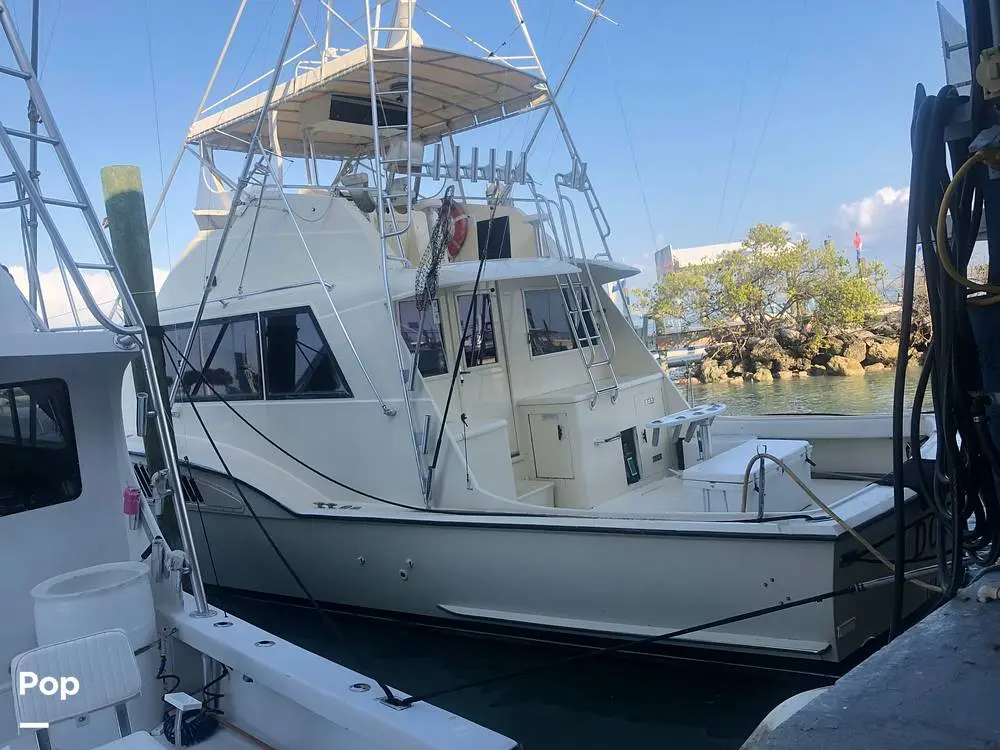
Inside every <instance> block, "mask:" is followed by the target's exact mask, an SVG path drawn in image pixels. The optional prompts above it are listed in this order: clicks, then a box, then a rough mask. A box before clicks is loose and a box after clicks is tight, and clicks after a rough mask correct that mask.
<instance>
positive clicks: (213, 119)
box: [125, 0, 936, 668]
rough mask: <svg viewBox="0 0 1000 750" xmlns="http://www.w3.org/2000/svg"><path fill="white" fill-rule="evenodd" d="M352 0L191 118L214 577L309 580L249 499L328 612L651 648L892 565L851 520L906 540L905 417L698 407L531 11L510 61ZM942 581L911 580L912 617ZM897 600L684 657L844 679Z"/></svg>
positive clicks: (193, 402) (179, 398)
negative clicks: (898, 522) (521, 129)
mask: <svg viewBox="0 0 1000 750" xmlns="http://www.w3.org/2000/svg"><path fill="white" fill-rule="evenodd" d="M357 5H358V8H357V10H358V11H360V13H361V15H360V17H361V21H360V22H359V23H358V24H346V25H347V28H348V29H349V33H350V34H352V36H351V37H350V38H352V39H355V40H357V39H359V38H360V39H361V45H360V46H357V47H355V48H353V49H351V48H348V49H342V48H334V47H331V46H329V44H328V43H327V44H326V45H325V48H323V47H324V44H323V43H320V42H315V41H314V44H313V46H311V47H309V48H307V49H313V50H314V53H315V54H316V56H317V59H315V60H311V61H310V60H307V59H306V58H305V57H303V56H302V54H300V55H297V56H295V57H294V58H293V57H289V56H286V55H285V54H284V51H283V54H282V57H281V59H282V60H284V61H286V62H291V61H292V60H293V59H294V60H295V63H294V65H289V66H288V69H287V70H283V69H282V66H281V65H279V66H277V67H276V71H278V72H275V71H272V73H271V75H272V78H271V80H270V84H269V85H267V87H266V88H265V87H264V86H265V83H264V82H265V79H267V75H266V74H265V76H263V77H262V78H261V79H259V80H260V81H261V84H260V88H261V89H262V90H260V91H258V92H257V93H250V92H247V91H243V92H239V93H237V94H235V95H230V96H227V97H225V98H223V99H222V100H221V101H220V102H219V103H218V104H217V105H216V106H214V107H209V108H206V109H205V110H202V111H199V113H198V115H197V116H196V117H195V120H194V122H193V124H192V125H191V127H190V130H189V132H188V134H187V138H186V143H185V150H186V151H187V152H190V153H191V154H193V155H194V156H195V157H196V158H198V159H199V160H200V166H199V169H200V170H201V173H202V184H201V195H200V198H199V203H198V204H197V206H196V208H195V211H194V214H195V219H196V221H197V223H198V233H197V235H196V236H195V238H194V240H193V241H192V243H191V244H190V246H189V247H188V248H187V250H186V251H185V253H184V255H183V257H182V258H181V259H180V260H179V261H178V262H177V263H176V265H175V266H174V268H172V269H171V271H170V274H169V276H168V278H167V279H166V282H165V283H164V284H163V286H162V289H161V291H160V292H159V296H158V306H159V310H160V316H161V322H162V323H163V324H164V328H165V336H166V343H165V355H166V358H167V360H168V361H169V362H170V364H168V377H170V378H171V381H172V387H171V392H172V397H173V398H174V402H173V404H172V408H173V423H174V429H175V431H176V435H177V442H178V447H179V451H180V455H182V456H184V463H185V466H188V467H189V469H190V484H189V485H188V486H189V488H190V491H189V492H188V493H187V497H188V500H189V501H192V499H193V500H194V502H192V504H191V507H192V508H197V510H198V512H199V513H200V514H201V515H202V517H203V519H204V526H202V525H201V524H200V523H199V524H198V528H197V529H196V530H195V535H196V538H197V544H198V545H199V548H200V549H203V550H208V549H211V552H212V555H213V556H214V559H215V561H216V571H215V572H214V574H213V576H214V577H212V578H210V579H209V581H210V582H211V583H212V584H217V585H220V586H224V587H229V588H233V589H242V590H247V591H252V592H257V593H258V594H267V595H275V596H291V597H298V596H301V591H300V589H299V587H298V586H297V585H296V584H295V583H294V581H293V580H292V578H291V577H290V576H289V575H288V573H287V571H286V570H285V568H284V566H283V565H282V564H281V563H280V562H279V560H278V559H277V557H276V555H275V554H274V552H273V550H272V549H271V546H270V544H269V542H268V541H267V540H266V539H265V537H264V535H263V534H261V532H260V531H259V529H258V528H257V524H256V521H255V519H254V518H253V515H252V514H251V512H250V510H251V507H252V509H253V510H254V511H255V512H256V514H257V515H258V516H260V517H261V518H262V519H263V523H264V525H265V527H266V529H267V530H268V532H269V533H270V535H271V536H272V537H273V539H274V540H275V541H276V543H277V544H278V545H279V547H280V549H281V550H283V552H284V554H285V556H286V557H287V558H288V559H289V561H290V562H291V564H292V566H293V567H294V569H295V570H296V571H298V573H299V574H300V575H301V576H302V578H303V580H304V581H305V582H306V583H307V586H308V588H309V589H310V590H311V591H312V592H313V594H314V595H315V596H316V597H317V598H318V599H320V600H322V601H324V602H327V603H331V604H333V605H336V606H339V607H343V608H347V609H351V610H357V611H364V612H375V613H381V614H384V613H392V614H393V615H397V616H403V617H406V618H408V619H425V620H427V621H428V622H433V623H437V624H444V625H447V626H450V627H461V628H470V629H476V630H483V631H490V632H494V631H502V632H508V633H515V634H525V635H531V636H533V637H544V638H555V639H576V638H582V639H586V640H588V641H590V640H591V639H594V638H596V639H621V638H641V637H648V636H650V635H652V634H656V633H660V632H669V631H671V630H674V629H679V628H684V627H686V626H692V625H695V624H698V623H701V622H706V621H710V620H713V619H716V618H723V617H726V616H728V615H733V614H737V613H740V612H744V611H747V610H752V609H755V608H760V607H767V606H769V605H775V604H778V603H781V602H790V601H792V600H795V599H798V598H800V597H807V596H811V595H814V594H820V593H822V592H826V591H830V590H833V589H839V588H842V587H845V586H849V585H851V584H854V583H858V582H863V581H866V580H869V579H871V578H872V577H873V576H877V575H884V574H885V572H886V571H885V569H884V567H882V566H881V565H880V563H879V561H878V560H876V559H875V557H873V556H872V554H871V553H870V551H867V550H865V549H862V545H861V543H860V542H859V537H860V536H863V537H864V538H867V539H868V540H871V543H872V544H873V545H875V546H877V547H879V548H880V549H882V550H884V551H885V552H886V553H887V554H888V555H889V556H891V553H892V543H891V541H890V540H891V539H892V538H893V515H892V513H893V489H892V487H891V482H890V483H889V484H886V483H885V482H883V481H881V478H882V477H884V476H885V475H886V474H887V473H889V472H890V471H891V470H892V458H893V451H892V428H891V424H892V423H891V417H890V416H889V415H870V416H826V417H820V416H785V417H755V418H739V417H731V416H726V415H725V414H724V412H725V406H724V405H723V404H707V405H701V406H697V407H693V408H692V407H691V406H690V405H689V404H688V403H686V402H685V400H684V398H683V397H682V395H681V394H680V392H679V391H678V390H677V388H676V387H675V386H674V385H673V383H671V381H670V380H669V379H668V378H667V377H666V376H665V375H664V373H663V371H662V370H661V368H660V367H659V366H658V364H657V362H656V361H655V360H654V358H653V357H652V356H651V355H650V353H649V352H648V351H647V349H646V347H645V346H644V345H643V342H642V341H641V340H640V337H639V336H638V335H637V334H636V330H635V327H634V326H633V325H632V323H631V317H630V315H629V314H628V310H627V295H626V289H625V286H624V281H625V280H626V279H627V278H629V277H631V276H633V275H635V274H637V273H638V269H635V268H633V267H630V266H628V265H625V264H622V263H620V262H617V261H615V260H614V259H613V257H612V253H611V241H610V237H611V227H610V225H609V223H608V219H607V217H606V215H605V213H604V211H603V210H602V208H601V204H600V202H599V201H598V198H597V194H596V192H595V189H594V186H593V185H592V183H591V181H590V178H589V176H588V173H587V166H586V163H585V162H584V161H583V160H582V158H581V156H580V154H579V153H578V151H577V149H576V147H575V144H574V141H573V139H572V138H571V136H570V132H569V127H568V124H567V122H566V120H565V118H564V117H563V115H562V113H561V112H560V109H559V106H558V104H557V102H556V94H557V93H558V89H559V86H558V85H555V86H553V85H552V84H551V83H550V80H549V79H548V78H547V77H546V74H545V71H544V68H543V66H542V64H541V62H540V61H539V59H538V56H537V55H536V53H535V47H534V45H533V42H532V39H531V36H530V33H529V30H528V25H527V24H526V22H525V19H524V17H523V15H522V13H521V10H520V8H519V6H518V3H517V0H511V2H510V6H511V8H512V10H513V17H512V20H513V21H514V22H515V23H516V29H517V34H515V35H514V37H512V39H514V41H516V38H517V35H520V37H521V41H522V42H523V45H524V48H525V52H524V53H523V54H517V51H516V50H514V43H513V42H512V41H510V40H508V41H509V43H508V44H507V45H506V47H505V52H509V54H507V55H501V54H498V53H495V52H491V51H490V48H488V47H487V46H485V45H483V44H480V43H479V42H475V41H472V44H473V47H472V48H470V49H473V50H474V51H473V52H469V53H464V52H461V51H452V50H446V49H443V48H438V47H432V46H429V45H428V44H425V42H424V40H423V38H422V37H421V36H420V35H419V34H418V32H417V30H416V29H415V26H414V15H415V13H416V12H417V11H419V10H421V8H420V5H419V4H418V3H415V2H413V1H412V0H400V1H399V2H396V3H388V2H376V0H367V2H362V3H360V4H357ZM600 5H603V4H599V5H598V8H597V9H595V10H594V11H593V12H592V14H591V17H590V20H589V23H588V24H587V27H586V28H587V32H589V30H590V28H591V27H592V26H593V25H594V23H596V22H597V21H599V20H600V18H601V14H600ZM327 8H328V12H330V10H329V6H327ZM338 10H341V11H344V12H345V13H346V12H347V10H346V9H345V6H344V4H339V5H338ZM425 16H426V18H425V19H424V20H425V21H426V24H427V28H429V29H436V28H437V26H435V24H438V23H439V22H440V23H446V22H445V21H444V20H443V19H441V18H440V17H438V16H435V15H433V14H431V13H429V12H427V13H425ZM336 18H338V19H340V20H344V19H343V17H342V16H336ZM330 20H331V18H330V17H329V16H328V23H329V22H330ZM238 21H239V18H237V23H238ZM345 23H346V22H345ZM446 25H447V26H448V28H452V27H451V25H450V24H446ZM235 28H236V24H234V30H235ZM316 36H317V35H312V38H313V39H314V40H315V39H316ZM318 36H319V37H321V38H322V35H318ZM465 38H466V39H468V40H470V41H471V40H472V37H470V36H466V37H465ZM584 38H586V32H585V33H584ZM582 44H583V39H581V41H580V45H582ZM579 49H580V48H579V46H578V47H577V48H576V52H579ZM484 52H485V53H487V54H483V53H484ZM575 57H576V55H575V53H574V55H573V59H575ZM563 80H565V77H564V78H563ZM240 96H243V97H244V98H242V99H241V98H240ZM547 115H551V116H552V118H551V122H553V123H554V124H555V126H556V127H557V128H558V131H559V133H561V135H562V142H563V143H564V144H565V147H566V154H565V157H564V158H565V161H564V166H565V167H566V169H565V171H564V172H561V173H557V174H555V175H552V176H546V177H544V179H543V176H542V175H541V174H537V173H534V172H532V171H531V170H530V169H529V164H528V161H527V156H528V152H529V151H530V149H531V146H532V144H533V143H534V142H535V136H536V135H537V134H538V130H539V129H540V128H541V127H542V122H544V121H545V119H544V118H546V116H547ZM516 116H519V117H520V118H521V120H522V121H523V120H525V119H527V118H531V117H534V118H535V119H536V120H539V119H540V120H541V121H539V122H537V127H536V129H535V130H534V131H533V133H529V132H527V131H526V137H525V140H524V143H525V144H526V146H525V148H524V150H523V151H521V152H518V153H512V152H511V151H506V152H502V153H498V150H497V149H496V148H495V147H489V146H488V145H482V144H479V145H468V139H469V138H470V137H471V135H472V134H473V133H477V134H480V135H481V134H484V133H485V134H489V133H495V132H496V130H497V128H496V127H493V128H491V127H490V126H496V125H497V124H498V123H500V122H506V121H507V120H508V119H510V118H514V117H516ZM505 127H507V128H508V130H509V128H510V127H512V126H508V125H505ZM456 137H457V138H458V140H461V141H462V142H461V143H459V142H458V140H456ZM232 152H235V153H237V154H243V155H244V159H243V162H242V163H243V169H242V172H241V173H240V174H239V175H238V176H236V177H229V176H227V175H226V174H225V170H224V169H223V167H222V162H223V160H225V159H226V158H228V159H230V160H232V159H233V158H234V157H233V154H232ZM293 173H294V174H295V175H298V178H297V180H298V181H297V180H296V179H294V178H293V177H292V175H293ZM161 205H162V197H161ZM158 208H159V206H157V209H158ZM154 220H155V211H154ZM619 304H620V305H621V307H619V306H618V305H619ZM178 374H179V377H178ZM125 405H126V409H128V410H131V409H132V408H134V403H133V397H132V396H131V395H130V394H126V397H125ZM202 420H203V422H202ZM203 425H204V428H207V432H206V429H204V428H203ZM932 430H933V425H932V424H931V423H922V425H921V434H920V435H919V438H918V440H919V441H921V442H922V441H923V440H924V439H925V438H927V437H928V436H929V435H930V434H931V432H932ZM130 448H131V450H132V451H133V455H134V457H135V468H136V472H137V476H138V477H139V480H140V482H142V483H143V486H144V488H145V489H146V490H147V491H148V485H149V481H148V477H147V475H146V472H145V469H144V467H143V458H142V450H141V444H140V442H139V440H138V438H135V439H133V440H132V441H131V442H130ZM764 453H766V454H768V457H761V454H764ZM220 456H221V457H223V458H224V459H225V462H226V465H227V466H228V468H226V466H224V465H223V464H222V462H221V461H220ZM230 472H231V474H232V477H230V476H229V474H230ZM185 473H187V469H185ZM185 481H187V479H186V480H185ZM831 511H832V513H831ZM905 513H906V527H907V529H908V531H907V534H908V542H907V544H908V547H907V550H908V551H907V561H906V565H907V569H908V570H911V569H912V568H913V567H914V566H915V565H917V564H918V563H919V562H921V561H927V560H933V559H934V554H935V553H934V550H935V545H936V540H935V538H934V534H933V533H932V529H933V527H934V521H933V519H932V517H931V516H930V515H929V511H928V509H927V506H926V505H925V504H924V503H923V502H922V501H920V500H919V499H917V498H916V496H915V495H914V494H913V493H912V492H909V491H908V492H907V500H906V506H905ZM834 514H835V516H836V517H834ZM851 531H853V532H854V534H855V535H852V533H851ZM925 564H926V563H925ZM930 595H931V594H929V593H928V592H927V590H921V589H920V588H917V587H916V586H908V587H907V591H906V598H905V602H904V605H905V606H904V611H905V612H907V613H910V612H913V611H914V610H915V609H916V608H917V607H919V606H921V605H923V604H924V603H925V602H926V601H927V599H928V597H929V596H930ZM892 602H893V593H892V590H891V588H878V589H873V590H869V591H865V592H864V593H858V594H856V595H853V596H840V597H831V598H828V599H826V600H824V601H822V602H817V603H814V604H811V605H808V606H802V607H797V608H794V609H789V610H788V611H782V612H777V613H773V614H770V615H767V616H764V617H759V618H756V619H750V620H746V621H743V622H739V623H735V624H731V625H727V626H725V627H717V628H713V629H710V630H707V631H703V632H697V633H691V634H689V635H686V636H684V638H683V639H678V640H675V641H672V642H671V643H673V645H674V646H675V647H680V648H681V650H682V651H686V652H687V653H688V654H689V655H694V656H696V657H702V656H709V655H710V654H709V653H708V652H709V651H715V652H724V654H725V656H726V658H727V659H743V658H746V659H749V660H756V659H757V658H758V657H763V659H764V660H767V661H775V660H776V661H778V662H784V663H788V662H793V661H804V662H807V663H810V664H812V665H813V666H814V667H816V668H824V667H825V666H829V665H830V664H836V663H838V662H841V661H842V660H844V659H846V658H848V657H849V656H851V654H853V653H855V652H856V651H857V650H858V649H860V648H861V647H862V646H864V645H865V644H866V643H867V642H868V641H869V640H870V639H872V638H874V637H876V636H878V635H879V634H881V633H883V632H884V631H885V630H886V629H887V627H888V624H889V621H890V610H891V607H892Z"/></svg>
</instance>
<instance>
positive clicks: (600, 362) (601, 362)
mask: <svg viewBox="0 0 1000 750" xmlns="http://www.w3.org/2000/svg"><path fill="white" fill-rule="evenodd" d="M610 364H611V360H609V359H600V360H598V361H596V362H591V363H590V365H588V368H593V367H603V366H604V365H610Z"/></svg>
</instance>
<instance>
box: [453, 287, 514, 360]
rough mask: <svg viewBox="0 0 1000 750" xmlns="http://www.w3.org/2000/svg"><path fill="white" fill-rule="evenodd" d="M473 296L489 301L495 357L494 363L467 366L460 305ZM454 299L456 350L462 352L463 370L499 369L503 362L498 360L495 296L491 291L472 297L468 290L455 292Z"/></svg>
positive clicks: (498, 345)
mask: <svg viewBox="0 0 1000 750" xmlns="http://www.w3.org/2000/svg"><path fill="white" fill-rule="evenodd" d="M473 296H476V297H482V298H485V299H487V300H488V301H489V305H490V334H491V336H492V337H493V354H494V356H495V357H496V361H495V362H483V363H482V364H478V365H470V364H469V360H468V352H467V351H466V349H465V341H464V337H463V336H462V330H463V328H464V326H465V319H464V318H463V317H462V303H461V300H462V299H463V298H471V297H473ZM454 299H455V318H456V320H457V321H458V328H457V329H456V332H455V340H456V341H457V342H458V348H459V349H460V350H461V352H462V365H463V367H464V368H465V370H478V369H479V368H481V367H500V366H501V365H502V364H503V362H501V359H500V341H499V337H498V336H497V320H496V311H497V307H498V304H497V299H496V298H495V295H494V294H493V292H492V291H486V292H477V293H476V294H475V295H473V294H472V290H471V289H470V290H469V291H467V292H455V293H454Z"/></svg>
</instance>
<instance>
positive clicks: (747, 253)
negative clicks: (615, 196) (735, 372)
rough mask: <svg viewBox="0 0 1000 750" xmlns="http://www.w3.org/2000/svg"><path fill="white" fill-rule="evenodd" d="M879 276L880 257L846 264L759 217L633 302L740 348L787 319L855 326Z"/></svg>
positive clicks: (876, 301)
mask: <svg viewBox="0 0 1000 750" xmlns="http://www.w3.org/2000/svg"><path fill="white" fill-rule="evenodd" d="M884 278H885V268H884V267H883V266H882V264H881V263H879V262H877V261H868V262H865V263H862V264H861V265H860V267H859V268H852V266H851V263H850V261H849V260H848V259H847V258H845V257H844V256H842V255H841V254H840V253H839V252H838V251H837V248H836V247H835V246H834V245H833V243H832V242H831V241H829V240H827V241H826V242H824V243H823V244H822V245H821V246H819V247H813V246H812V245H810V243H809V240H807V239H804V238H803V239H800V240H799V241H797V242H793V241H792V239H791V237H790V236H789V234H788V232H787V231H786V230H785V229H782V228H781V227H775V226H769V225H766V224H758V225H757V226H755V227H753V228H752V229H751V230H750V231H749V232H748V233H747V236H746V239H744V240H743V243H742V245H741V246H740V248H739V249H736V250H731V251H728V252H726V253H723V254H722V255H721V256H719V257H718V258H716V259H715V260H714V261H711V262H708V263H703V264H699V265H693V266H685V267H683V268H680V269H677V270H674V271H671V272H670V273H669V274H667V275H666V276H665V277H664V278H663V279H661V280H660V281H658V282H657V284H656V285H655V286H654V287H653V288H652V289H649V290H644V291H643V292H642V293H641V294H640V295H639V303H640V306H641V307H642V309H643V312H644V313H645V314H646V315H649V316H650V317H652V318H675V319H680V320H683V321H685V322H687V323H689V324H694V323H696V322H697V323H700V324H701V325H702V326H704V327H706V328H708V329H709V330H710V331H711V332H712V333H713V336H714V337H715V338H716V339H717V340H730V341H734V342H735V343H736V344H737V346H738V347H739V348H741V349H742V348H743V347H744V346H745V344H746V342H747V340H748V339H750V338H754V337H756V338H764V337H766V336H770V335H772V334H773V333H774V331H775V329H776V328H779V327H784V326H788V325H797V326H801V325H805V324H810V325H812V326H813V327H814V328H815V329H817V330H820V331H823V330H828V329H832V328H838V327H845V328H850V327H857V326H861V325H863V324H864V323H865V322H866V321H867V320H869V319H870V318H871V317H872V316H874V314H875V313H876V312H877V311H878V309H879V307H880V305H881V304H882V295H881V294H880V292H879V286H880V284H881V282H882V280H883V279H884Z"/></svg>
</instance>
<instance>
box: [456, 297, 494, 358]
mask: <svg viewBox="0 0 1000 750" xmlns="http://www.w3.org/2000/svg"><path fill="white" fill-rule="evenodd" d="M470 312H471V313H472V316H471V318H470V317H469V313H470ZM466 320H468V321H469V327H468V334H467V335H466V337H465V340H464V341H463V347H462V348H463V351H464V354H465V366H466V367H479V366H480V365H493V364H496V363H497V344H496V339H495V338H494V336H493V306H492V304H491V300H490V295H488V294H477V295H476V297H475V301H473V297H472V295H471V294H465V295H459V297H458V335H459V336H461V335H462V332H463V331H465V330H466V327H465V321H466Z"/></svg>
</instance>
